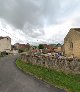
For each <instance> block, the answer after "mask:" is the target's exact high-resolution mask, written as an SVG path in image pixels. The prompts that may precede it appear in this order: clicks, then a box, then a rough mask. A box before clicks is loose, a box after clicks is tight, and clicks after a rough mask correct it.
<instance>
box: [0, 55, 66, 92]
mask: <svg viewBox="0 0 80 92" xmlns="http://www.w3.org/2000/svg"><path fill="white" fill-rule="evenodd" d="M16 58H17V56H7V57H3V58H0V92H65V91H64V90H62V89H59V88H56V87H54V86H50V85H49V84H46V83H44V82H42V81H40V80H38V79H36V78H34V77H33V76H30V75H29V74H24V73H23V72H22V71H20V70H19V69H18V68H17V67H16V65H15V60H16Z"/></svg>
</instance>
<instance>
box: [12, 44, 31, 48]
mask: <svg viewBox="0 0 80 92" xmlns="http://www.w3.org/2000/svg"><path fill="white" fill-rule="evenodd" d="M14 47H15V48H16V49H18V50H19V49H26V50H30V48H31V46H30V44H29V43H27V44H20V43H16V44H14Z"/></svg>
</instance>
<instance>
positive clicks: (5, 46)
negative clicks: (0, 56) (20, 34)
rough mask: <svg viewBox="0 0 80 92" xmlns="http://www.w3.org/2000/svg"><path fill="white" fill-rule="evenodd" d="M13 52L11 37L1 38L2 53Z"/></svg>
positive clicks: (0, 48)
mask: <svg viewBox="0 0 80 92" xmlns="http://www.w3.org/2000/svg"><path fill="white" fill-rule="evenodd" d="M10 50H11V38H10V37H8V36H7V37H2V36H1V37H0V52H3V51H6V52H10Z"/></svg>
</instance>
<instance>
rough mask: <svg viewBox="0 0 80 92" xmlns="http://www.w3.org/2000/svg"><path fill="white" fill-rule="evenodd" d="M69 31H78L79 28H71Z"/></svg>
mask: <svg viewBox="0 0 80 92" xmlns="http://www.w3.org/2000/svg"><path fill="white" fill-rule="evenodd" d="M71 30H75V31H80V28H71Z"/></svg>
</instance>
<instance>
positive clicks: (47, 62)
mask: <svg viewBox="0 0 80 92" xmlns="http://www.w3.org/2000/svg"><path fill="white" fill-rule="evenodd" d="M20 59H21V60H22V61H23V62H25V63H32V64H34V65H40V66H43V67H46V68H50V69H56V70H61V71H64V72H67V73H75V74H80V60H79V59H66V58H61V59H57V58H54V57H51V56H45V55H25V54H23V55H21V57H20Z"/></svg>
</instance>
